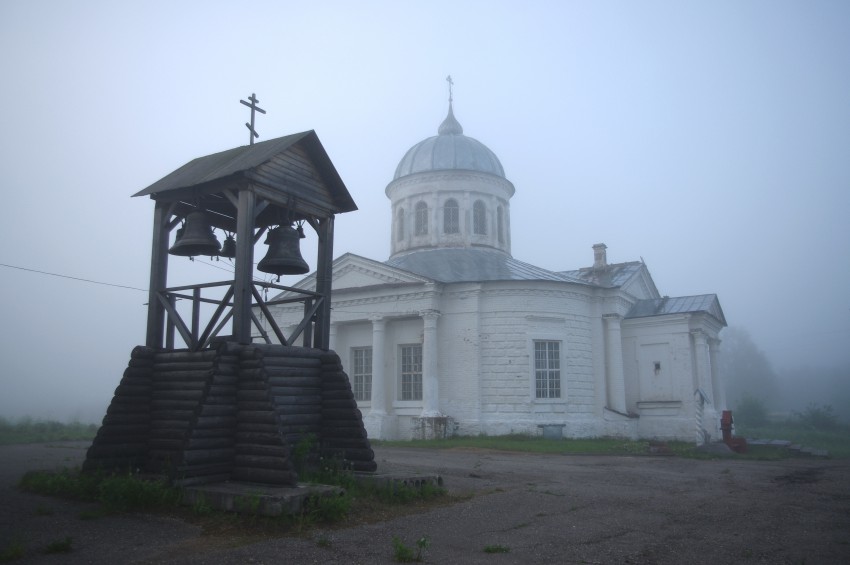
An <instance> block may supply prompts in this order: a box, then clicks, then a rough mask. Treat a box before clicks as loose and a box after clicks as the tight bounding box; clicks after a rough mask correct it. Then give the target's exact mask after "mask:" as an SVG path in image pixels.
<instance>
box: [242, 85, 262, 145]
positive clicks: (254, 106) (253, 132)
mask: <svg viewBox="0 0 850 565" xmlns="http://www.w3.org/2000/svg"><path fill="white" fill-rule="evenodd" d="M248 100H250V101H251V103H250V104H248V103H247V102H245V101H244V100H240V102H241V103H242V104H244V105H245V106H248V107H249V108H251V123H250V124H248V123H246V124H245V127H246V128H248V131H249V132H250V137H251V143H250V145H254V138H255V137H260V134H258V133H257V132H256V130H254V112H255V111H256V112H259V113H261V114H265V113H266V111H265V110H263V109H262V108H260V107H259V106H257V103H258V102H259V100H258V99H257V95H256V94H254V93H253V92H252V93H251V97H250V98H249V99H248Z"/></svg>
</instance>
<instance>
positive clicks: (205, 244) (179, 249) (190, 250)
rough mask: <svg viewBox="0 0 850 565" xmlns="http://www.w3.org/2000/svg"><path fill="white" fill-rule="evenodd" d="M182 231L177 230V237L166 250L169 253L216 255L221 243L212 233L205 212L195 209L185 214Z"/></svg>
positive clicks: (182, 255) (187, 255)
mask: <svg viewBox="0 0 850 565" xmlns="http://www.w3.org/2000/svg"><path fill="white" fill-rule="evenodd" d="M182 229H183V233H180V230H178V233H177V239H176V240H175V241H174V245H172V246H171V249H169V250H168V252H169V253H170V254H171V255H180V256H181V257H194V256H195V255H209V256H210V257H212V256H213V255H218V250H219V249H221V244H220V243H219V242H218V240H217V239H216V237H215V234H214V233H213V229H212V225H210V221H209V218H207V214H206V212H203V211H201V210H195V211H194V212H189V215H188V216H186V222H185V223H184V224H183V228H182Z"/></svg>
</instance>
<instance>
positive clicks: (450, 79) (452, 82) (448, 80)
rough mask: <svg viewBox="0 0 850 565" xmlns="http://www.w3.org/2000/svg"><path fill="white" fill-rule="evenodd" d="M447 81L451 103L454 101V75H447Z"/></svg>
mask: <svg viewBox="0 0 850 565" xmlns="http://www.w3.org/2000/svg"><path fill="white" fill-rule="evenodd" d="M446 82H447V83H449V103H451V101H452V86H454V84H455V83H454V81H452V75H449V76H447V77H446Z"/></svg>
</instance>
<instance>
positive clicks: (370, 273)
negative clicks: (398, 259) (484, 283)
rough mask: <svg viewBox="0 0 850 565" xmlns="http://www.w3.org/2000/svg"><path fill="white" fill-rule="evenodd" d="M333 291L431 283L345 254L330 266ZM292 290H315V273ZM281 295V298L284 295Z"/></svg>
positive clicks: (358, 256) (373, 261) (416, 276)
mask: <svg viewBox="0 0 850 565" xmlns="http://www.w3.org/2000/svg"><path fill="white" fill-rule="evenodd" d="M332 270H333V286H332V288H333V290H334V291H338V290H345V289H351V288H366V287H374V286H383V285H403V284H426V283H431V282H433V281H432V280H431V279H429V278H427V277H423V276H420V275H417V274H415V273H411V272H409V271H405V270H403V269H397V268H395V267H390V266H389V265H387V264H385V263H381V262H380V261H375V260H373V259H368V258H366V257H363V256H360V255H355V254H353V253H346V254H344V255H341V256H340V257H337V258H336V259H335V260H334V262H333V266H332ZM292 287H293V288H299V289H303V290H311V291H315V290H316V273H315V272H313V273H310V274H309V275H307V276H306V277H304V278H303V279H301V280H300V281H298V282H297V283H295V284H294V285H292ZM285 294H286V293H283V294H282V295H281V296H283V295H285Z"/></svg>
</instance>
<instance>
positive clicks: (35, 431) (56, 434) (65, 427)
mask: <svg viewBox="0 0 850 565" xmlns="http://www.w3.org/2000/svg"><path fill="white" fill-rule="evenodd" d="M97 429H98V425H97V424H83V423H81V422H69V423H62V422H56V421H54V420H34V419H32V418H20V419H18V420H17V421H14V422H13V421H11V420H9V419H7V418H4V417H2V416H0V445H13V444H21V443H45V442H50V441H77V440H80V441H88V440H91V439H94V436H95V435H96V434H97Z"/></svg>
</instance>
